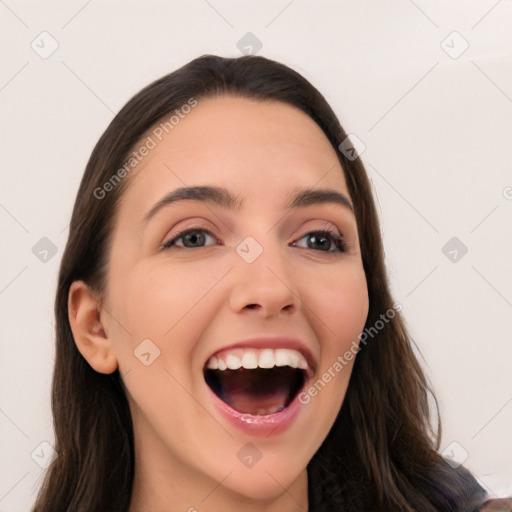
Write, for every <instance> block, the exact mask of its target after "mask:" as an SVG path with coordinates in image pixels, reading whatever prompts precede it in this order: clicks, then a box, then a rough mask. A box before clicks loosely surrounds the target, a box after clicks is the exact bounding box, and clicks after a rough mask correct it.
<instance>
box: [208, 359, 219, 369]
mask: <svg viewBox="0 0 512 512" xmlns="http://www.w3.org/2000/svg"><path fill="white" fill-rule="evenodd" d="M206 367H207V368H208V370H216V369H217V368H218V367H219V362H218V361H217V358H216V357H215V356H212V357H210V359H209V360H208V364H207V365H206Z"/></svg>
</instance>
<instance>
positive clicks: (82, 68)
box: [0, 0, 512, 512]
mask: <svg viewBox="0 0 512 512" xmlns="http://www.w3.org/2000/svg"><path fill="white" fill-rule="evenodd" d="M0 16H1V17H2V30H1V32H0V46H1V50H0V51H1V58H2V63H3V64H2V68H1V74H0V102H1V127H0V129H1V134H0V135H1V139H0V140H1V143H2V146H1V152H0V162H1V188H0V223H1V224H0V226H1V248H2V255H1V258H2V259H1V265H0V308H1V309H0V311H1V332H0V342H1V353H0V354H1V357H0V434H1V435H0V451H1V454H0V511H1V512H20V511H26V510H29V508H30V506H31V505H32V503H33V501H34V499H35V493H36V492H37V489H38V485H39V483H40V477H41V475H42V472H43V469H42V468H41V460H44V456H45V454H47V453H48V450H49V449H50V448H49V445H51V444H52V443H53V434H52V423H51V412H50V382H51V372H52V363H53V355H54V347H53V343H54V320H53V300H54V294H55V284H56V276H57V271H58V266H59V263H60V257H61V255H62V251H63V248H64V246H65V243H66V239H67V225H68V223H69V219H70V214H71V209H72V206H73V202H74V199H75V195H76V192H77V188H78V184H79V181H80V179H81V176H82V173H83V170H84V167H85V164H86V162H87V159H88V158H89V155H90V153H91V151H92V149H93V146H94V145H95V143H96V141H97V140H98V138H99V137H100V135H101V134H102V132H103V131H104V129H105V128H106V127H107V125H108V124H109V122H110V121H111V120H112V118H113V116H114V115H115V113H116V112H117V111H118V110H119V109H120V108H121V107H122V106H123V105H124V104H125V103H126V101H127V100H128V99H129V98H130V97H131V96H132V95H134V94H135V93H136V92H138V91H139V90H140V89H141V88H142V87H143V86H145V85H147V84H148V83H150V82H152V81H153V80H154V79H156V78H159V77H161V76H162V75H164V74H167V73H169V72H171V71H172V70H174V69H176V68H178V67H180V66H182V65H183V64H185V63H186V62H188V61H189V60H191V59H192V58H195V57H197V56H199V55H202V54H205V53H214V54H218V55H221V56H227V57H228V56H232V57H235V56H239V55H242V53H247V52H253V53H254V52H257V53H258V54H259V55H263V56H265V57H269V58H272V59H276V60H278V61H281V62H283V63H285V64H287V65H289V66H291V67H292V68H294V69H296V70H297V71H299V72H300V73H302V74H303V75H304V76H305V77H306V78H307V79H309V80H310V81H311V82H312V83H313V84H314V85H315V86H316V87H317V88H318V89H319V90H320V91H321V92H322V93H323V94H324V95H325V97H326V98H327V100H328V101H329V102H330V104H331V106H332V107H333V109H334V110H335V112H336V113H337V115H338V116H339V118H340V120H341V123H342V124H343V126H344V127H345V129H346V131H347V132H349V133H352V134H355V136H357V138H358V139H359V140H360V141H362V143H363V144H364V146H365V148H363V147H362V146H360V147H361V150H362V149H364V151H363V150H362V153H361V157H362V159H363V162H364V164H365V165H366V168H367V170H368V173H369V176H370V178H371V180H372V184H373V188H374V193H375V196H376V198H377V204H378V208H379V211H380V216H381V221H382V232H383V236H384V244H385V250H386V260H387V267H388V269H389V276H390V280H391V283H392V288H393V293H394V296H395V298H396V300H397V301H399V302H400V303H401V304H402V305H403V308H404V309H403V312H404V315H405V318H406V320H407V325H408V327H409V329H410V332H411V334H412V337H413V338H414V341H415V342H416V343H417V345H418V347H419V350H420V352H421V355H422V364H423V366H424V368H425V370H426V372H427V374H428V376H429V378H430V379H431V381H432V383H433V386H434V389H435V390H436V392H437V396H438V399H439V405H440V410H441V418H442V421H443V436H442V443H441V451H444V453H445V455H446V456H447V457H451V458H452V460H453V461H454V463H457V460H458V459H460V460H464V464H465V466H466V467H468V468H469V469H470V470H471V471H472V472H474V474H475V476H476V477H477V478H478V480H479V481H480V483H481V484H482V485H483V486H484V487H485V488H486V489H487V490H488V491H489V493H490V494H491V495H498V496H503V495H506V494H512V462H511V461H512V436H511V433H512V428H511V427H512V371H511V362H512V336H511V331H512V329H511V327H512V258H511V256H512V238H511V233H512V230H511V224H512V222H511V220H512V173H511V161H512V144H511V140H512V139H511V134H512V52H511V50H512V38H511V36H510V34H512V2H510V1H496V0H492V1H478V2H475V1H473V2H469V1H466V2H459V1H456V2H455V1H454V2H447V1H435V2H434V1H425V0H414V1H413V0H400V1H398V0H389V1H386V2H383V1H381V0H376V1H361V0H357V1H341V2H340V1H337V2H326V1H317V2H308V1H302V0H292V1H290V0H274V1H257V2H256V1H250V2H243V1H241V2H236V1H225V0H208V1H207V0H192V1H188V2H185V1H180V2H176V1H159V2H158V1H147V2H142V1H140V2H135V1H115V2H114V1H99V0H93V1H91V0H89V1H86V0H72V1H67V2H63V1H61V2H55V1H53V2H52V1H46V2H36V1H35V0H31V1H28V0H24V1H16V0H5V1H4V0H2V1H1V2H0ZM45 32H46V33H45ZM57 45H58V46H57ZM42 239H43V240H42ZM45 251H47V252H45ZM466 251H467V252H466ZM53 252H55V254H53ZM41 443H43V444H41ZM45 443H48V444H45Z"/></svg>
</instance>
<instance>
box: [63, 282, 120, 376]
mask: <svg viewBox="0 0 512 512" xmlns="http://www.w3.org/2000/svg"><path fill="white" fill-rule="evenodd" d="M100 312H101V311H100V309H99V305H98V302H97V300H96V298H95V296H94V295H93V293H92V292H91V291H90V289H89V287H88V286H87V285H86V284H85V283H84V282H83V281H74V282H73V283H72V284H71V286H70V287H69V294H68V318H69V324H70V326H71V331H72V332H73V338H74V339H75V343H76V346H77V348H78V350H79V351H80V353H81V354H82V356H83V357H84V358H85V360H86V361H87V362H88V363H89V364H90V365H91V367H92V368H93V369H94V370H96V371H97V372H99V373H106V374H109V373H113V372H115V371H116V369H117V366H118V365H117V357H116V354H115V352H114V350H113V347H112V343H111V340H110V339H109V337H108V335H107V330H106V329H105V326H104V325H102V322H101V319H100Z"/></svg>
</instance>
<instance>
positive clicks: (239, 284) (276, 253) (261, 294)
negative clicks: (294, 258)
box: [230, 247, 300, 317]
mask: <svg viewBox="0 0 512 512" xmlns="http://www.w3.org/2000/svg"><path fill="white" fill-rule="evenodd" d="M284 252H285V251H282V250H281V249H280V248H277V249H275V250H270V248H268V247H267V248H263V252H262V253H261V254H260V256H258V258H257V259H256V260H255V261H253V262H252V263H248V262H247V261H245V260H244V259H243V258H242V257H238V256H237V258H239V259H238V260H237V263H236V269H234V272H233V273H232V274H233V279H234V283H233V286H232V289H231V295H230V306H231V309H232V310H233V311H234V312H236V313H240V312H242V311H244V310H253V311H254V314H258V315H259V316H263V317H272V316H279V315H280V314H286V315H290V314H293V313H294V312H296V311H297V310H298V309H299V305H300V299H299V294H298V290H297V289H296V282H294V275H293V269H292V268H291V267H290V265H289V263H288V264H287V262H286V256H285V254H284Z"/></svg>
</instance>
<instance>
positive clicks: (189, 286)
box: [110, 261, 229, 366]
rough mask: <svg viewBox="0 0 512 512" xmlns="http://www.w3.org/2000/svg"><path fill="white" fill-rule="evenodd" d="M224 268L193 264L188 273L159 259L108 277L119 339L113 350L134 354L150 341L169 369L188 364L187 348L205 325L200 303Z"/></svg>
mask: <svg viewBox="0 0 512 512" xmlns="http://www.w3.org/2000/svg"><path fill="white" fill-rule="evenodd" d="M219 267H221V268H219ZM223 267H224V266H223V265H215V266H208V265H197V266H196V267H195V269H194V272H190V271H189V270H187V269H185V267H181V266H180V265H173V266H171V265H169V264H168V262H166V261H162V262H158V263H156V264H155V262H152V263H151V265H149V264H144V263H140V264H138V265H136V266H135V267H133V269H131V270H130V271H129V272H127V273H125V275H124V277H122V276H121V275H117V276H115V275H112V280H111V283H112V286H111V290H112V293H111V295H110V299H111V304H112V310H113V312H114V316H115V318H116V320H118V322H114V328H115V329H116V334H117V335H118V336H114V338H120V339H121V340H122V342H120V343H118V344H117V345H118V346H117V347H116V348H117V350H118V353H119V352H120V353H121V356H122V353H126V352H127V349H129V350H130V351H133V350H134V349H135V348H136V347H137V346H138V344H140V343H141V342H142V340H144V339H146V338H149V339H151V340H152V341H153V342H154V343H155V344H156V345H157V346H158V347H159V349H160V350H161V352H162V354H161V355H162V356H164V357H163V358H162V359H165V360H166V362H167V363H168V364H169V365H171V366H176V365H178V364H180V366H182V365H183V364H184V363H183V362H185V363H186V361H187V358H188V361H190V350H192V349H193V347H194V344H195V343H196V341H197V337H198V336H199V334H200V332H201V331H202V330H204V328H205V325H203V324H206V323H207V322H208V321H209V316H208V314H206V313H205V311H204V307H206V305H207V303H208V300H203V299H206V298H207V297H208V292H209V291H210V290H212V289H213V288H214V287H215V285H216V284H217V283H218V282H219V281H220V280H221V278H222V276H223V275H224V274H225V273H226V272H227V270H229V267H226V268H225V269H224V268H223ZM120 326H122V328H120ZM127 338H129V340H127ZM128 355H129V354H128ZM182 361H183V362H182ZM126 362H127V363H128V362H129V359H126Z"/></svg>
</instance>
